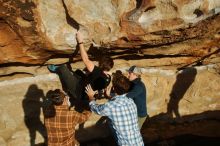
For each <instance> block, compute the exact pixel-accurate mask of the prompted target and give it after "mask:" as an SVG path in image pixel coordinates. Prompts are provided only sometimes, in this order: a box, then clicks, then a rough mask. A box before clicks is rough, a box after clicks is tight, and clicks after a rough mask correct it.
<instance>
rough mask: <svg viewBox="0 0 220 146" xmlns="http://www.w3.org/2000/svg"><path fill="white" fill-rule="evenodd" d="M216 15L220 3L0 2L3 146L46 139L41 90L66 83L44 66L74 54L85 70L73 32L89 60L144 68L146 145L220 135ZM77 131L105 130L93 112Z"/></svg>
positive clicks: (85, 136)
mask: <svg viewBox="0 0 220 146" xmlns="http://www.w3.org/2000/svg"><path fill="white" fill-rule="evenodd" d="M219 13H220V1H219V0H167V1H165V0H102V1H100V0H92V1H91V0H0V68H1V69H0V97H1V102H0V112H1V115H0V145H3V146H4V145H11V146H16V145H18V146H20V145H24V146H26V145H27V146H28V145H31V144H33V143H35V144H39V145H40V144H41V143H43V142H44V136H45V128H44V127H43V115H42V109H41V104H42V97H44V96H45V94H46V92H47V91H48V90H50V89H55V88H61V85H60V81H59V78H58V76H57V75H55V74H52V73H49V72H48V70H47V68H46V65H47V64H61V63H66V62H68V61H69V57H72V53H73V52H74V53H75V56H73V62H74V63H73V64H71V65H72V67H73V69H77V68H80V69H82V68H84V64H83V63H82V61H81V57H80V54H79V53H77V52H76V51H77V50H76V46H77V42H76V39H75V34H76V32H77V31H80V32H81V33H82V34H83V36H84V44H85V47H86V49H87V50H88V53H89V57H90V58H91V59H92V60H94V61H96V60H97V59H98V57H100V56H102V55H108V56H111V57H112V58H113V59H114V61H115V66H114V68H113V71H115V70H117V69H120V70H122V71H123V72H124V73H125V69H127V68H128V67H129V66H131V65H137V66H139V67H141V68H142V72H143V75H142V78H143V81H144V83H145V85H146V86H147V89H148V97H147V98H148V99H147V101H148V102H147V108H148V113H149V115H150V117H151V118H150V121H146V122H145V125H144V128H143V129H142V134H143V137H144V140H145V142H151V141H156V140H161V139H167V138H172V137H174V136H178V135H184V134H194V135H200V136H210V137H214V136H217V137H220V133H219V131H220V130H219V126H218V125H219V118H218V115H219V110H220V101H219V100H220V98H219V97H220V93H219V91H220V90H219V88H220V53H219V52H220V25H219V24H220V14H219ZM99 102H105V100H101V101H99ZM33 113H35V114H33ZM32 115H35V116H32ZM25 117H31V119H32V120H31V121H32V122H30V121H25ZM76 128H77V129H78V130H77V131H78V132H77V136H76V137H77V138H78V139H79V140H80V141H86V140H91V139H95V138H100V137H105V136H107V135H109V131H108V130H106V129H107V128H106V125H105V124H104V123H103V121H102V119H101V117H100V116H97V115H94V114H93V115H92V116H91V118H90V119H89V120H88V121H87V122H86V123H85V124H84V128H82V127H76ZM103 129H105V130H103ZM94 131H96V134H94ZM30 133H32V134H33V133H35V134H36V136H33V135H32V136H31V135H30ZM31 138H32V139H31ZM33 140H34V141H33Z"/></svg>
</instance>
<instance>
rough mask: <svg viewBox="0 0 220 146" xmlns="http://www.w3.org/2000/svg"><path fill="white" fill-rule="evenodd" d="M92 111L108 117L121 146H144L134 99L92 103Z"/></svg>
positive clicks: (116, 98) (114, 98)
mask: <svg viewBox="0 0 220 146" xmlns="http://www.w3.org/2000/svg"><path fill="white" fill-rule="evenodd" d="M89 104H90V107H91V110H92V111H93V112H95V113H96V114H98V115H101V116H107V117H108V118H109V119H110V120H111V124H112V125H111V126H112V127H113V129H114V130H115V134H116V138H117V143H118V145H120V146H143V145H144V144H143V140H142V137H141V134H140V130H139V127H138V118H137V108H136V105H135V103H134V102H133V100H132V99H129V98H127V97H126V96H125V94H124V95H119V96H115V97H113V98H112V99H111V100H109V101H108V102H107V103H105V104H100V105H98V104H96V102H95V100H93V101H91V102H90V103H89Z"/></svg>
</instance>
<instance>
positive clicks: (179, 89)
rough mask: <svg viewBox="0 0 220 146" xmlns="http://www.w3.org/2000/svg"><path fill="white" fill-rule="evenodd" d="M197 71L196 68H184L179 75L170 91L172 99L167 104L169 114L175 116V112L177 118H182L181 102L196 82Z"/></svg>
mask: <svg viewBox="0 0 220 146" xmlns="http://www.w3.org/2000/svg"><path fill="white" fill-rule="evenodd" d="M196 74H197V71H196V69H195V68H193V67H191V68H187V69H184V70H183V71H182V72H181V73H179V74H178V75H177V78H176V82H175V83H174V85H173V88H172V91H171V93H170V100H169V103H168V105H167V114H168V115H170V116H171V117H173V116H172V115H173V113H174V114H175V116H176V118H180V114H179V102H180V100H181V99H182V98H183V96H184V94H185V93H186V91H187V90H188V88H189V87H190V86H191V84H192V83H193V82H194V80H195V77H196Z"/></svg>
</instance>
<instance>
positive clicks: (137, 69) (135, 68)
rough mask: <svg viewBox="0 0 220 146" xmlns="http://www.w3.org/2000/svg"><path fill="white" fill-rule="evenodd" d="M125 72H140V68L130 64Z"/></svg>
mask: <svg viewBox="0 0 220 146" xmlns="http://www.w3.org/2000/svg"><path fill="white" fill-rule="evenodd" d="M127 72H129V73H135V74H141V69H140V68H139V67H137V66H135V65H133V66H131V67H130V68H129V69H128V70H127Z"/></svg>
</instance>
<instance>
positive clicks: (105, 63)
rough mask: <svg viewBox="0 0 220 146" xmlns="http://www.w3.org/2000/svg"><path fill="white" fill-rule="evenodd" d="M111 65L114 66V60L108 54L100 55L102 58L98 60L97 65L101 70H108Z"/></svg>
mask: <svg viewBox="0 0 220 146" xmlns="http://www.w3.org/2000/svg"><path fill="white" fill-rule="evenodd" d="M113 66H114V61H113V59H112V58H111V57H109V56H102V58H101V59H100V60H99V67H100V68H101V69H102V70H103V71H110V70H111V69H112V67H113Z"/></svg>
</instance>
